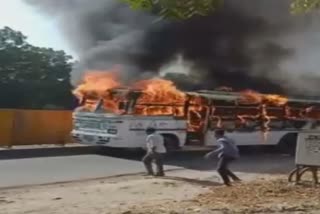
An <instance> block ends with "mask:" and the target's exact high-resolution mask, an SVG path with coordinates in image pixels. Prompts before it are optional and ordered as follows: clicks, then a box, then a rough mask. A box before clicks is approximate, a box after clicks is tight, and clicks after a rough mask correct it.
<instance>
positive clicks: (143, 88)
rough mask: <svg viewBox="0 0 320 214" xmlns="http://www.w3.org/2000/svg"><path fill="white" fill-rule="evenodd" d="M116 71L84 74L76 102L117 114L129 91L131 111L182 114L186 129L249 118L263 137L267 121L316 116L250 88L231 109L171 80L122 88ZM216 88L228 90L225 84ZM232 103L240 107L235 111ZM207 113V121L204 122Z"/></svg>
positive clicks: (284, 99)
mask: <svg viewBox="0 0 320 214" xmlns="http://www.w3.org/2000/svg"><path fill="white" fill-rule="evenodd" d="M117 74H118V73H117V71H116V70H111V71H109V72H100V71H92V72H89V73H86V74H85V76H84V79H83V81H82V83H81V84H79V86H78V87H77V88H76V89H75V90H74V91H73V94H74V95H75V96H76V97H77V98H78V99H79V100H80V101H83V100H86V101H87V102H85V105H84V108H85V110H93V109H94V108H95V106H96V104H97V102H98V101H99V100H101V99H102V100H103V107H104V109H105V110H107V111H109V112H113V113H121V110H120V109H119V107H120V105H119V104H123V103H126V102H128V98H127V95H128V96H129V91H137V92H138V93H139V97H138V99H137V100H136V101H135V103H134V106H135V107H134V109H133V110H132V112H131V114H135V115H146V116H150V115H173V116H178V117H185V118H187V119H188V126H189V130H190V131H195V132H197V131H201V130H204V129H202V128H204V127H205V126H207V125H208V124H209V125H210V124H213V125H214V126H215V127H216V128H225V127H224V126H226V124H229V123H228V121H233V122H234V123H236V122H240V125H241V127H245V126H247V125H248V124H250V122H252V121H253V122H259V123H260V124H261V125H260V128H261V130H262V132H263V136H264V139H266V135H267V133H268V131H269V130H270V124H271V122H272V121H273V120H275V119H276V120H279V119H282V120H294V119H297V118H310V117H317V119H319V118H320V112H319V111H316V109H315V107H314V106H312V107H308V108H303V109H301V107H300V108H297V107H296V108H294V107H292V106H289V103H288V98H287V97H284V96H280V95H275V94H271V95H270V94H269V95H266V94H261V93H258V92H255V91H252V90H246V91H242V92H240V96H239V98H238V99H237V100H236V101H235V103H234V105H235V106H234V107H231V109H233V110H231V111H230V106H229V107H226V106H218V104H217V103H214V105H211V104H210V105H209V102H208V101H206V100H204V99H202V98H201V97H196V96H191V97H189V96H188V95H186V94H185V93H184V92H182V91H180V90H179V89H177V88H176V86H175V85H174V83H173V82H171V81H168V80H164V79H160V78H154V79H149V80H141V81H138V82H135V83H134V84H131V85H129V86H126V87H123V85H122V84H121V83H120V81H119V76H118V75H117ZM120 87H121V88H126V89H128V92H127V94H125V95H124V96H117V95H115V94H114V93H113V90H112V89H119V88H120ZM220 89H221V90H225V91H232V89H230V88H227V87H222V88H220ZM125 93H126V92H125ZM186 106H187V107H186ZM236 106H238V107H239V106H240V107H241V106H242V107H243V108H242V109H240V110H239V109H237V108H238V107H236ZM272 108H273V109H276V111H275V110H272ZM226 109H227V110H226ZM228 109H229V110H228ZM270 109H271V110H270ZM232 111H233V112H234V111H237V113H236V114H234V113H231V114H230V112H232ZM279 112H280V113H279ZM127 113H129V112H127ZM208 116H209V118H210V121H209V122H205V119H206V118H208ZM235 127H237V126H235Z"/></svg>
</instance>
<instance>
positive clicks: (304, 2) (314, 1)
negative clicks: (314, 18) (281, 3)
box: [291, 0, 320, 14]
mask: <svg viewBox="0 0 320 214" xmlns="http://www.w3.org/2000/svg"><path fill="white" fill-rule="evenodd" d="M319 7H320V0H293V2H292V4H291V11H292V12H293V13H295V14H298V13H305V12H310V11H312V10H314V9H318V8H319Z"/></svg>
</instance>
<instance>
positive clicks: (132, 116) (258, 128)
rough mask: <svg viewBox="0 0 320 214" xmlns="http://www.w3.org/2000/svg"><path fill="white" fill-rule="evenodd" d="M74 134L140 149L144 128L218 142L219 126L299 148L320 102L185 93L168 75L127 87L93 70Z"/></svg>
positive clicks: (242, 141)
mask: <svg viewBox="0 0 320 214" xmlns="http://www.w3.org/2000/svg"><path fill="white" fill-rule="evenodd" d="M74 94H75V95H76V96H77V97H78V98H79V100H80V106H79V108H77V109H76V110H75V111H74V114H73V121H74V128H73V130H72V135H73V137H74V139H75V140H76V141H77V142H79V143H82V144H87V145H96V146H108V147H117V148H141V147H143V146H144V144H145V142H144V141H145V137H146V136H145V129H146V128H147V127H154V128H156V129H157V131H158V132H159V133H160V134H162V135H163V136H164V138H165V146H166V147H167V149H168V150H169V151H170V150H177V149H181V148H184V147H187V146H193V147H194V146H197V147H210V146H214V145H215V139H214V130H215V129H217V128H224V129H226V130H227V132H228V134H229V135H230V136H231V137H233V138H235V139H236V140H237V144H238V145H239V146H251V145H252V146H253V145H279V146H280V148H282V149H284V150H285V151H286V152H290V153H292V152H293V151H294V149H295V143H296V138H297V133H298V132H299V131H301V130H310V129H317V128H318V127H319V125H320V123H319V118H320V102H318V101H315V100H302V99H293V98H287V97H283V96H280V95H266V94H260V93H257V92H253V91H243V92H239V93H235V92H231V91H230V90H228V91H196V92H182V91H180V90H178V89H177V88H176V87H175V85H174V84H173V83H172V82H170V81H168V80H163V79H150V80H143V81H138V82H136V83H134V84H132V85H131V86H130V87H123V86H122V85H121V84H120V83H119V82H118V81H117V80H116V77H115V74H112V73H89V74H88V76H86V78H85V81H84V82H83V84H81V85H79V87H78V88H77V89H76V90H75V91H74Z"/></svg>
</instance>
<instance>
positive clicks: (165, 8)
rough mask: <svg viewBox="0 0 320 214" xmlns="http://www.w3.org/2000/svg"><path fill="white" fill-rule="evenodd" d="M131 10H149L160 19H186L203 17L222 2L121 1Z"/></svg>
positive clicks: (202, 0)
mask: <svg viewBox="0 0 320 214" xmlns="http://www.w3.org/2000/svg"><path fill="white" fill-rule="evenodd" d="M121 1H124V2H126V3H128V4H129V5H130V6H131V7H132V8H133V9H143V10H149V11H152V12H154V13H157V14H159V15H160V16H162V17H166V18H172V19H188V18H191V17H193V16H195V15H200V16H205V15H207V14H209V13H211V12H213V11H214V10H215V9H217V8H218V7H220V6H221V5H222V4H223V0H177V1H175V0H121Z"/></svg>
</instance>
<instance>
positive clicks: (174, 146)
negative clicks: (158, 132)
mask: <svg viewBox="0 0 320 214" xmlns="http://www.w3.org/2000/svg"><path fill="white" fill-rule="evenodd" d="M162 136H163V137H164V146H165V147H166V149H167V151H168V152H172V151H176V150H178V149H179V139H178V138H177V136H175V135H173V134H163V135H162Z"/></svg>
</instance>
